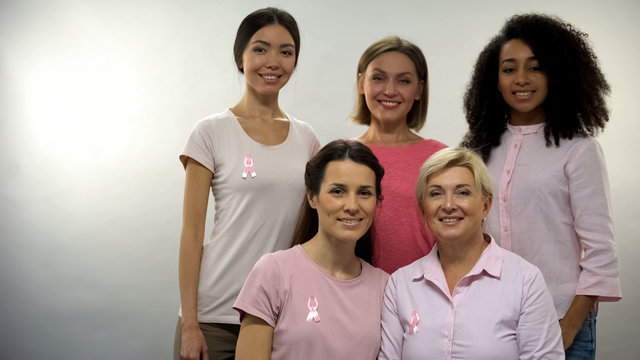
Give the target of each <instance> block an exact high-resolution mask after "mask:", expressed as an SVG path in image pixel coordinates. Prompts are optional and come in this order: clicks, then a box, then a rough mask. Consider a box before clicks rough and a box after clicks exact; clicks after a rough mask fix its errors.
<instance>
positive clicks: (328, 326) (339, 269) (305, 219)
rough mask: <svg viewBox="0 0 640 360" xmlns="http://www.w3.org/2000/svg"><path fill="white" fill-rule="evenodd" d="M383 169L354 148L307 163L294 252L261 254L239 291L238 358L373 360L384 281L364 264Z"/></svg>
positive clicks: (345, 145) (334, 145)
mask: <svg viewBox="0 0 640 360" xmlns="http://www.w3.org/2000/svg"><path fill="white" fill-rule="evenodd" d="M383 174H384V170H383V168H382V166H380V164H379V163H378V160H377V159H376V157H375V156H374V155H373V153H372V152H371V150H369V148H367V147H366V146H364V145H363V144H361V143H359V142H357V141H345V140H336V141H333V142H331V143H329V144H327V145H326V146H325V147H323V148H322V149H321V150H320V151H319V152H318V154H317V155H316V156H315V157H313V158H312V159H311V160H309V162H308V163H307V167H306V171H305V185H306V188H307V201H306V202H305V203H304V204H303V208H302V212H301V215H300V218H299V221H298V226H297V228H296V232H295V235H294V241H293V244H294V247H292V248H290V249H288V250H282V251H278V252H275V253H273V254H267V255H264V256H263V257H262V258H261V259H260V260H259V261H258V262H257V263H256V265H255V267H254V268H253V270H252V271H251V273H250V274H249V277H248V278H247V281H246V282H245V284H244V286H243V287H242V291H240V295H239V296H238V299H237V301H236V303H235V305H234V308H235V309H236V310H238V312H240V319H241V327H240V336H239V338H238V346H237V350H236V357H237V358H238V359H251V360H256V359H275V360H277V359H308V360H314V359H318V360H320V359H322V360H325V359H354V360H359V359H362V360H373V359H375V358H376V356H377V354H378V350H379V349H380V308H381V306H382V295H383V293H384V287H385V284H386V281H387V278H388V277H389V276H388V275H387V274H386V273H385V272H384V271H382V270H380V269H377V268H374V267H373V266H371V265H370V264H369V262H368V261H370V260H371V241H370V240H371V236H370V233H369V229H370V227H371V224H372V223H373V219H374V215H375V213H376V210H377V207H378V203H379V200H380V199H381V197H380V193H381V187H380V182H381V180H382V176H383Z"/></svg>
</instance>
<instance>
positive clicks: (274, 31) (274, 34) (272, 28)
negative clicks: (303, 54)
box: [249, 24, 294, 45]
mask: <svg viewBox="0 0 640 360" xmlns="http://www.w3.org/2000/svg"><path fill="white" fill-rule="evenodd" d="M258 40H260V41H266V42H269V43H276V44H277V45H282V44H291V45H294V44H293V37H292V36H291V34H290V33H289V31H288V30H287V29H286V28H285V27H284V26H282V25H280V24H269V25H266V26H263V27H261V28H260V29H259V30H258V31H256V32H255V34H253V36H252V37H251V39H250V40H249V43H252V42H254V41H258Z"/></svg>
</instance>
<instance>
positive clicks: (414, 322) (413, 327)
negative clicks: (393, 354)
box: [409, 310, 420, 335]
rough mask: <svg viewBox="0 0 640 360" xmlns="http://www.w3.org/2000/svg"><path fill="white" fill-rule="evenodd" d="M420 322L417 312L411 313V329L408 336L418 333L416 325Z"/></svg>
mask: <svg viewBox="0 0 640 360" xmlns="http://www.w3.org/2000/svg"><path fill="white" fill-rule="evenodd" d="M419 322H420V314H418V312H417V311H415V310H414V311H412V312H411V327H410V328H409V335H413V334H416V333H417V332H418V323H419Z"/></svg>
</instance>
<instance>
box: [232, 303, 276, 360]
mask: <svg viewBox="0 0 640 360" xmlns="http://www.w3.org/2000/svg"><path fill="white" fill-rule="evenodd" d="M272 343H273V328H272V327H271V325H269V324H267V322H266V321H264V320H262V319H260V318H259V317H256V316H253V315H251V314H246V315H245V316H244V318H243V319H242V324H241V326H240V335H239V336H238V344H237V345H236V359H238V360H245V359H249V360H269V359H271V345H272Z"/></svg>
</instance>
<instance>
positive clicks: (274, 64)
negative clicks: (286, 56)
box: [265, 51, 280, 70]
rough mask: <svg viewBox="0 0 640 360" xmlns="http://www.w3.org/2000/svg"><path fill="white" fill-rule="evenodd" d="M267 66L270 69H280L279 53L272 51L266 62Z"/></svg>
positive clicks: (268, 54)
mask: <svg viewBox="0 0 640 360" xmlns="http://www.w3.org/2000/svg"><path fill="white" fill-rule="evenodd" d="M265 66H266V67H267V68H269V69H272V70H274V69H277V68H279V67H280V63H279V62H278V52H277V51H270V52H269V53H267V58H266V61H265Z"/></svg>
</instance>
